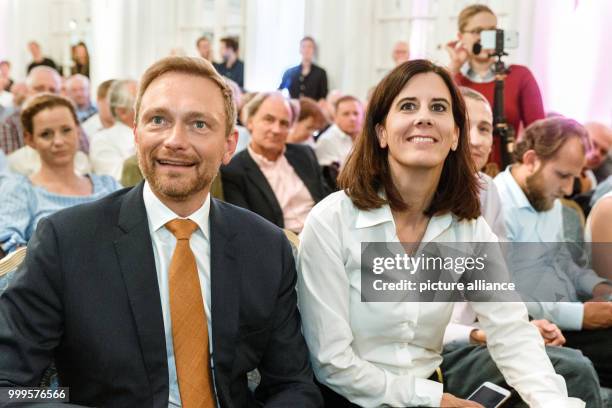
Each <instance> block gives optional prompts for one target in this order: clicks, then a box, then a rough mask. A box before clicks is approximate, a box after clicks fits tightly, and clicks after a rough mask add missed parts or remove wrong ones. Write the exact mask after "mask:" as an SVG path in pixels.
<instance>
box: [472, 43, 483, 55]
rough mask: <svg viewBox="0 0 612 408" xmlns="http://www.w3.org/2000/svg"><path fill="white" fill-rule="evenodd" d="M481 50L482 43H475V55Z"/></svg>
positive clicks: (473, 50)
mask: <svg viewBox="0 0 612 408" xmlns="http://www.w3.org/2000/svg"><path fill="white" fill-rule="evenodd" d="M480 51H482V45H480V42H477V43H474V46H473V47H472V52H473V53H474V55H478V54H480Z"/></svg>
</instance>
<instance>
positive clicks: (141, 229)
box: [115, 183, 168, 405]
mask: <svg viewBox="0 0 612 408" xmlns="http://www.w3.org/2000/svg"><path fill="white" fill-rule="evenodd" d="M143 185H144V183H140V184H139V185H138V186H136V187H134V188H133V189H132V190H131V191H129V192H128V193H126V195H125V197H124V200H123V203H122V204H121V208H120V210H119V219H118V223H117V226H118V227H119V229H120V231H121V232H120V233H119V235H118V237H117V239H116V241H115V251H116V253H117V258H118V260H119V265H120V268H121V273H122V275H123V281H124V283H125V287H126V291H127V294H128V298H129V302H130V306H131V309H132V315H133V317H134V324H135V325H136V330H137V333H138V337H139V341H140V349H141V352H142V357H143V359H144V363H145V366H146V368H147V373H148V376H149V383H150V385H151V390H152V393H153V395H154V397H155V398H165V399H166V401H165V404H166V405H167V400H168V360H167V355H166V339H165V334H164V319H163V315H162V307H161V300H160V294H159V285H158V283H157V272H156V269H155V258H154V255H153V245H152V243H151V236H150V234H149V224H148V221H147V214H146V210H145V206H144V201H143V198H142V190H143ZM163 396H165V397H163ZM158 402H159V401H156V404H155V405H157V403H158ZM162 404H163V401H162Z"/></svg>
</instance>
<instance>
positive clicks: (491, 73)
mask: <svg viewBox="0 0 612 408" xmlns="http://www.w3.org/2000/svg"><path fill="white" fill-rule="evenodd" d="M460 71H461V74H463V76H464V77H466V78H467V79H469V80H470V81H472V82H476V83H484V82H491V81H493V80H494V79H495V70H494V69H493V64H491V66H490V67H489V70H488V71H487V73H486V74H485V76H484V77H481V76H480V75H478V74H477V73H476V71H474V70H473V69H472V67H471V66H470V64H469V62H466V63H465V64H463V66H461V69H460Z"/></svg>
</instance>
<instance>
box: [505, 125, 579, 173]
mask: <svg viewBox="0 0 612 408" xmlns="http://www.w3.org/2000/svg"><path fill="white" fill-rule="evenodd" d="M574 137H575V138H578V139H580V141H581V142H582V146H583V148H584V151H585V153H586V152H588V151H589V150H590V148H591V147H590V146H591V144H590V142H589V134H588V132H587V130H586V129H585V128H584V126H582V125H581V124H580V123H578V122H576V121H575V120H574V119H569V118H566V117H563V116H553V117H551V118H546V119H540V120H537V121H535V122H533V123H532V124H531V125H529V127H528V128H527V129H525V132H524V133H523V137H522V138H521V141H520V142H518V144H517V145H516V148H515V149H514V159H515V160H516V161H518V162H519V163H522V162H523V155H524V154H525V152H527V151H528V150H533V151H535V153H536V155H537V156H538V158H539V159H540V160H542V161H544V162H546V161H548V160H550V159H553V158H554V157H555V156H556V155H557V153H558V152H559V150H560V149H561V147H562V146H563V145H564V144H565V143H566V142H567V141H568V140H570V139H571V138H574Z"/></svg>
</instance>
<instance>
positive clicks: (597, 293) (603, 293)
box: [593, 282, 612, 300]
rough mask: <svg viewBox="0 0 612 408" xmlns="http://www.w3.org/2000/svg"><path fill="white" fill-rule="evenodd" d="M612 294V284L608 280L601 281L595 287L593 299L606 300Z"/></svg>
mask: <svg viewBox="0 0 612 408" xmlns="http://www.w3.org/2000/svg"><path fill="white" fill-rule="evenodd" d="M610 295H612V285H610V284H609V283H606V282H601V283H598V284H597V285H595V287H594V288H593V300H604V299H607V297H608V296H610Z"/></svg>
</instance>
